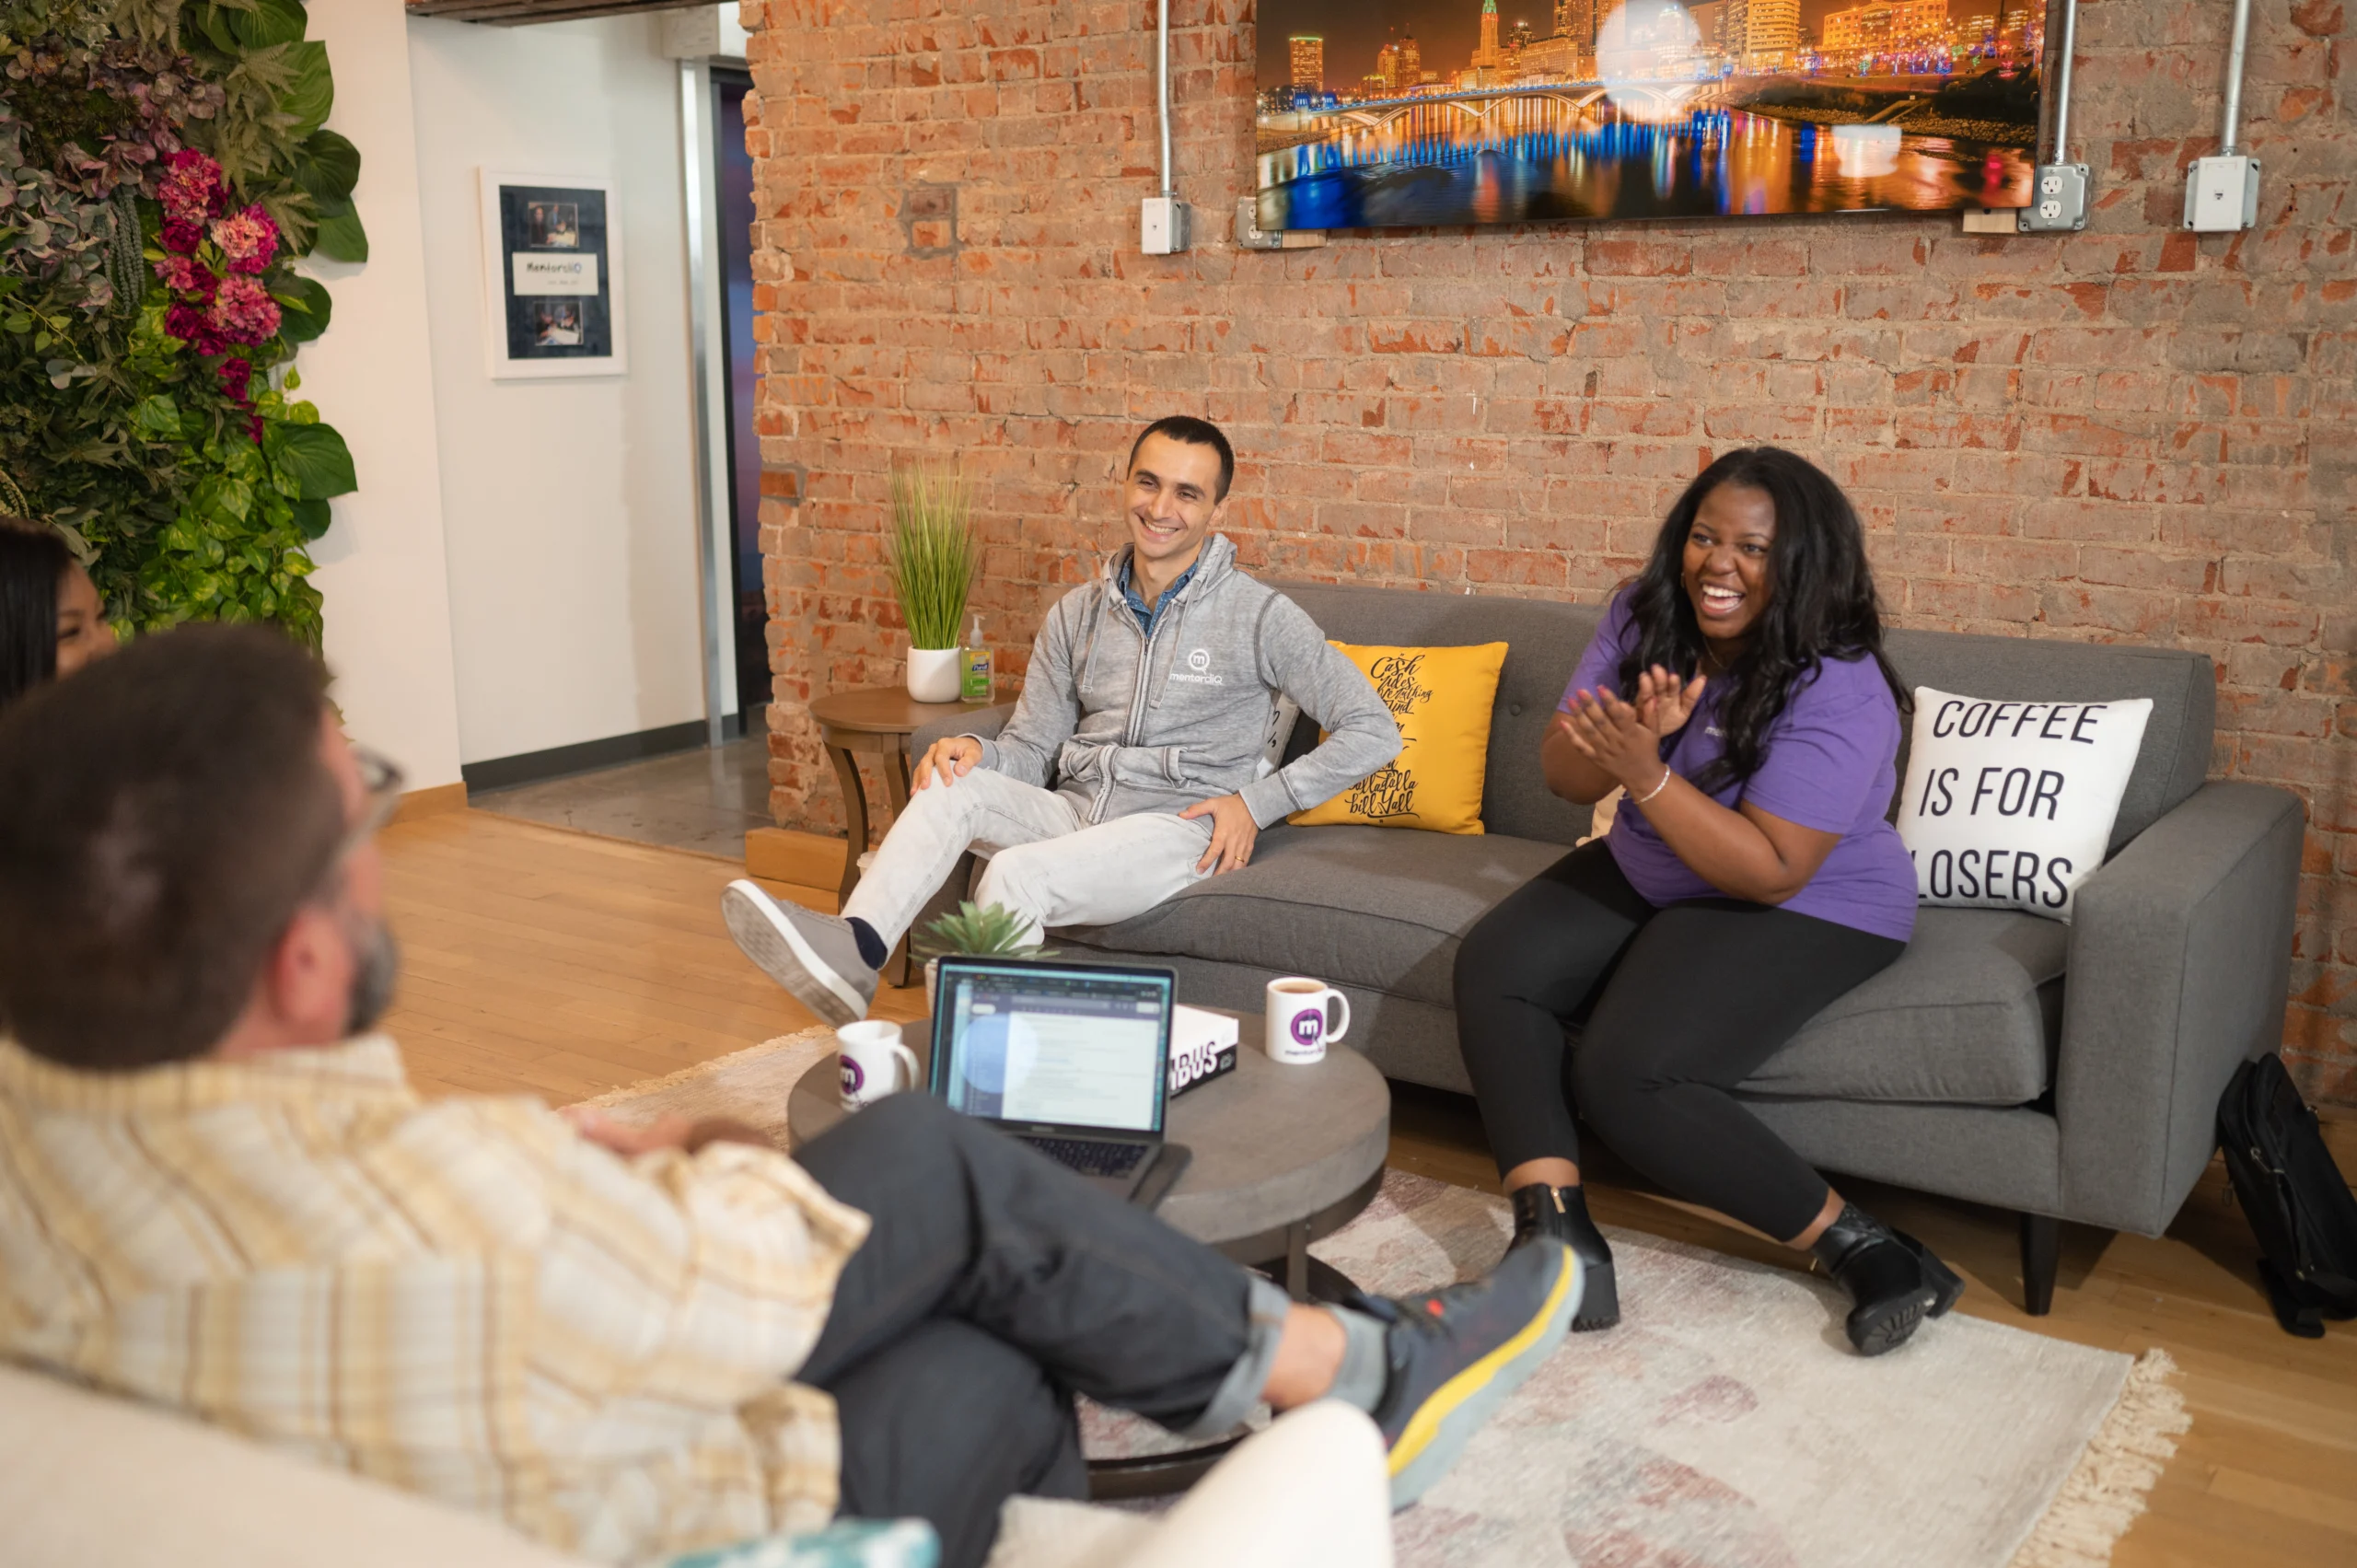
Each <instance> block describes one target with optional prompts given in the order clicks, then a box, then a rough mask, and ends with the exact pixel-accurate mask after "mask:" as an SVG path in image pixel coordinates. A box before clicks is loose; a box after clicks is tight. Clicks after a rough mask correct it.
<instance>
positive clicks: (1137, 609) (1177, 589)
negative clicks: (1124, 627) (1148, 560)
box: [1113, 546, 1203, 641]
mask: <svg viewBox="0 0 2357 1568" xmlns="http://www.w3.org/2000/svg"><path fill="white" fill-rule="evenodd" d="M1134 548H1135V547H1134V546H1133V547H1132V549H1134ZM1202 563H1203V558H1202V553H1201V552H1198V553H1197V554H1196V556H1195V560H1194V564H1192V565H1190V566H1189V567H1188V568H1187V569H1186V570H1185V571H1183V572H1181V573H1179V580H1178V581H1177V582H1175V583H1172V584H1171V585H1170V586H1169V587H1167V588H1165V589H1163V590H1162V597H1161V598H1157V599H1155V601H1154V608H1153V609H1151V610H1149V609H1147V608H1146V602H1145V598H1144V596H1143V595H1142V594H1140V593H1139V592H1138V589H1137V580H1136V574H1135V573H1133V572H1132V570H1131V567H1132V564H1133V562H1132V557H1131V553H1130V552H1129V551H1123V552H1121V554H1120V573H1119V575H1117V576H1115V578H1114V579H1113V580H1114V581H1115V582H1116V583H1117V584H1119V585H1120V589H1121V598H1122V601H1123V602H1124V603H1126V604H1127V605H1128V606H1129V607H1130V613H1131V614H1132V615H1134V616H1136V617H1137V618H1138V629H1139V630H1140V631H1142V632H1144V633H1145V634H1146V638H1147V640H1148V641H1152V640H1153V637H1154V626H1155V621H1160V620H1161V619H1162V612H1163V611H1164V610H1168V609H1169V608H1170V607H1171V606H1172V605H1174V604H1176V603H1178V602H1179V594H1180V593H1181V592H1182V591H1184V590H1185V588H1186V587H1187V585H1188V584H1189V583H1191V582H1193V581H1194V580H1195V573H1196V571H1197V570H1198V569H1199V568H1200V567H1202Z"/></svg>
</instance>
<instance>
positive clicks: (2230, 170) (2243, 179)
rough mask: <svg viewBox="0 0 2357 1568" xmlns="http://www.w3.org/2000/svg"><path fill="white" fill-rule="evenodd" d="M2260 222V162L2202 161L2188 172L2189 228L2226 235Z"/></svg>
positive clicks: (2252, 159)
mask: <svg viewBox="0 0 2357 1568" xmlns="http://www.w3.org/2000/svg"><path fill="white" fill-rule="evenodd" d="M2257 223H2258V159H2257V158H2255V157H2241V156H2240V155H2238V154H2237V155H2234V156H2230V157H2198V158H2195V159H2194V160H2193V167H2192V168H2189V169H2187V170H2186V171H2185V226H2186V227H2188V228H2190V229H2194V230H2196V231H2198V232H2200V233H2203V234H2226V233H2232V232H2233V231H2234V230H2235V229H2238V228H2249V227H2251V226H2254V225H2255V224H2257Z"/></svg>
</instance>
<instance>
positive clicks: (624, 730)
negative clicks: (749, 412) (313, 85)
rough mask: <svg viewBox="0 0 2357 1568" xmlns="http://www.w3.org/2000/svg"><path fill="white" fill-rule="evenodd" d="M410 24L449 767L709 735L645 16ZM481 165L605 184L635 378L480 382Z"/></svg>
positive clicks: (668, 174) (690, 489)
mask: <svg viewBox="0 0 2357 1568" xmlns="http://www.w3.org/2000/svg"><path fill="white" fill-rule="evenodd" d="M377 8H378V9H381V10H383V11H385V12H387V13H389V14H397V13H398V7H396V6H393V5H392V4H391V3H390V0H377ZM407 27H408V29H409V48H408V61H407V65H408V72H409V75H410V78H411V83H410V87H411V92H412V99H413V101H414V104H415V118H416V127H417V132H416V134H417V144H416V145H417V165H418V180H419V185H420V191H421V197H422V204H423V210H424V234H425V283H426V296H427V303H428V307H429V313H430V318H431V321H432V343H433V395H432V401H433V412H434V418H435V424H436V427H437V429H438V432H439V437H440V441H439V445H440V450H441V489H442V502H443V515H444V517H445V519H446V530H447V538H448V550H449V582H450V621H451V634H452V640H453V644H454V646H455V649H456V653H457V679H458V707H459V738H460V746H461V750H462V753H463V755H464V757H465V759H466V761H470V762H474V761H484V760H486V759H490V758H496V757H510V756H515V755H517V754H519V753H523V752H528V751H539V750H543V749H547V748H550V747H555V746H566V745H571V744H574V743H575V742H579V741H585V740H598V739H603V738H609V737H612V736H618V735H628V734H632V733H634V732H636V731H639V730H645V729H653V728H656V727H658V726H664V725H672V724H679V723H682V722H686V721H690V720H698V719H701V718H702V717H703V711H704V710H703V679H702V641H701V638H702V632H701V621H700V618H699V614H698V610H697V581H698V566H697V551H696V517H695V488H694V478H693V471H692V469H691V462H692V460H693V457H694V452H693V447H694V411H693V408H692V405H691V401H690V392H691V389H690V384H689V373H690V364H689V345H688V317H687V297H688V296H687V279H686V256H685V230H684V226H683V224H684V219H683V215H682V212H681V201H680V172H679V166H680V158H679V68H678V65H677V64H676V63H674V62H672V61H670V60H667V59H664V58H662V57H661V55H660V54H659V52H658V51H657V47H656V38H657V31H656V27H657V24H656V20H655V19H654V18H652V17H644V16H642V17H608V18H602V19H598V20H593V21H583V22H563V23H555V24H550V25H545V26H538V27H522V28H494V27H483V26H480V25H476V24H471V23H466V22H452V21H435V20H431V19H426V18H417V19H412V20H410V21H409V22H408V23H407ZM339 79H340V80H341V79H343V78H342V77H341V76H340V78H339ZM364 146H365V145H364ZM484 168H488V169H493V170H496V171H503V172H509V173H524V174H552V175H587V176H598V177H601V178H608V179H611V180H613V181H614V182H615V185H616V187H617V191H616V194H617V197H618V205H619V206H620V209H621V212H620V221H619V222H618V223H617V224H616V225H615V227H616V230H617V232H618V234H619V237H620V238H619V243H620V246H621V255H622V275H623V287H624V289H625V291H626V293H625V310H624V315H625V331H627V333H628V343H629V363H630V371H629V373H628V374H627V375H624V376H616V377H598V378H595V379H577V380H574V379H565V380H544V381H493V380H492V379H491V378H490V375H489V372H488V371H487V370H486V368H485V365H484V357H483V333H484V331H486V323H487V321H488V315H487V312H486V310H485V308H484V301H483V277H482V272H483V269H482V249H481V246H482V234H481V230H482V218H481V212H480V206H481V197H480V193H479V185H478V180H477V172H478V170H480V169H484Z"/></svg>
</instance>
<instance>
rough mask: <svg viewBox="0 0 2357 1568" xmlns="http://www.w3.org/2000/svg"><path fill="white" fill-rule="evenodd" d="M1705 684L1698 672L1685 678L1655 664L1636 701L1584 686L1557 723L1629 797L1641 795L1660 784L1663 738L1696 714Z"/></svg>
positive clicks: (1644, 677)
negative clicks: (1591, 689) (1689, 677)
mask: <svg viewBox="0 0 2357 1568" xmlns="http://www.w3.org/2000/svg"><path fill="white" fill-rule="evenodd" d="M1703 683H1704V682H1703V678H1702V677H1701V676H1700V675H1697V676H1696V677H1695V678H1694V679H1692V680H1690V681H1684V682H1681V681H1680V680H1679V679H1678V677H1677V675H1676V674H1675V673H1673V672H1672V671H1671V670H1669V669H1667V668H1665V667H1663V666H1661V665H1655V666H1654V667H1653V668H1651V669H1648V670H1646V671H1644V672H1643V674H1641V675H1639V676H1638V677H1637V691H1636V694H1635V695H1636V701H1635V702H1634V703H1625V702H1622V701H1621V700H1620V698H1619V697H1617V696H1615V695H1614V694H1613V693H1612V692H1610V691H1606V690H1603V689H1601V688H1599V689H1597V690H1596V691H1589V690H1587V689H1586V688H1585V687H1583V688H1582V689H1580V690H1579V691H1575V692H1573V694H1572V706H1571V708H1570V710H1569V711H1568V712H1565V713H1561V714H1556V715H1555V727H1556V728H1557V729H1559V730H1561V731H1562V733H1563V735H1564V737H1565V738H1567V739H1569V740H1570V741H1571V743H1572V745H1573V747H1574V748H1575V749H1577V750H1578V751H1579V753H1580V754H1581V755H1582V756H1584V757H1585V758H1586V759H1587V760H1588V761H1591V762H1594V763H1595V764H1596V766H1597V767H1599V768H1602V769H1603V770H1604V771H1605V772H1608V773H1609V774H1610V775H1611V776H1612V777H1613V779H1614V780H1615V781H1616V782H1617V783H1619V784H1620V786H1621V787H1622V788H1623V789H1625V790H1627V791H1628V792H1629V793H1630V794H1631V796H1636V795H1643V794H1645V793H1646V792H1648V791H1650V790H1652V789H1653V788H1654V787H1655V784H1657V783H1658V782H1659V779H1660V770H1661V765H1662V762H1661V743H1662V741H1664V740H1665V739H1666V738H1669V737H1670V736H1673V735H1675V734H1677V733H1678V731H1679V730H1681V729H1683V728H1685V727H1686V724H1687V721H1688V720H1689V719H1690V718H1692V717H1693V716H1694V709H1695V707H1696V706H1697V705H1698V704H1699V703H1701V698H1702V687H1703Z"/></svg>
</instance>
